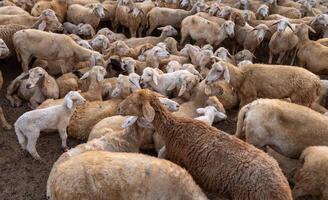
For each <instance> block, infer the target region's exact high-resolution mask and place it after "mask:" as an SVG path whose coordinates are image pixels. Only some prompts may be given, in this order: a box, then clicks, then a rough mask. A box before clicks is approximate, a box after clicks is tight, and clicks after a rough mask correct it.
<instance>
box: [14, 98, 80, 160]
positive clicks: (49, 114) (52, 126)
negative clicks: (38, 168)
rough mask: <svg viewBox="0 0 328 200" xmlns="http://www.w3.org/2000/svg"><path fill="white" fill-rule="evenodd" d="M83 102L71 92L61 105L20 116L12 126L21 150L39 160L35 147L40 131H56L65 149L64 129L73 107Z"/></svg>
mask: <svg viewBox="0 0 328 200" xmlns="http://www.w3.org/2000/svg"><path fill="white" fill-rule="evenodd" d="M85 101H86V100H85V99H84V98H83V97H82V96H81V95H80V94H79V93H78V92H75V91H71V92H69V93H68V94H67V95H66V96H65V98H64V103H63V104H62V105H57V106H51V107H49V108H44V109H37V110H32V111H29V112H26V113H24V114H23V115H22V116H20V117H19V118H18V119H17V121H16V122H15V125H14V126H15V132H16V135H17V138H18V142H19V144H20V145H21V147H22V149H23V150H27V151H28V152H29V153H30V154H31V155H32V156H33V158H35V159H37V160H41V157H40V156H39V154H38V152H37V151H36V148H35V145H36V142H37V140H38V138H39V135H40V131H45V130H58V132H59V135H60V138H61V140H62V148H64V149H67V144H66V140H67V132H66V128H67V126H68V124H69V120H70V118H71V116H72V115H73V112H74V110H75V107H76V106H77V105H81V104H83V103H84V102H85Z"/></svg>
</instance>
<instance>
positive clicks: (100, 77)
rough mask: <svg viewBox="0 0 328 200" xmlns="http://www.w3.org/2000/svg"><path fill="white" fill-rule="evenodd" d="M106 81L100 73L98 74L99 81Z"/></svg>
mask: <svg viewBox="0 0 328 200" xmlns="http://www.w3.org/2000/svg"><path fill="white" fill-rule="evenodd" d="M103 80H104V76H103V75H102V74H100V73H99V72H98V73H97V81H99V82H100V81H103Z"/></svg>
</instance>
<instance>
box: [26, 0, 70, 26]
mask: <svg viewBox="0 0 328 200" xmlns="http://www.w3.org/2000/svg"><path fill="white" fill-rule="evenodd" d="M67 1H68V0H50V1H45V0H42V1H38V2H36V3H35V4H34V6H33V8H32V10H31V15H32V16H39V15H40V13H42V11H43V10H46V9H51V10H53V11H55V12H56V15H57V17H58V20H59V21H60V22H61V23H63V22H65V19H66V13H67V7H68V5H67Z"/></svg>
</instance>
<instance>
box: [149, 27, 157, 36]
mask: <svg viewBox="0 0 328 200" xmlns="http://www.w3.org/2000/svg"><path fill="white" fill-rule="evenodd" d="M155 28H156V27H154V26H151V27H149V29H148V30H147V36H150V35H151V34H152V32H153V31H154V29H155Z"/></svg>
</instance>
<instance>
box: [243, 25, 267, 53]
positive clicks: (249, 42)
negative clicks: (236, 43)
mask: <svg viewBox="0 0 328 200" xmlns="http://www.w3.org/2000/svg"><path fill="white" fill-rule="evenodd" d="M267 31H270V29H269V27H268V26H267V25H265V24H260V25H257V26H256V27H254V29H253V30H251V31H250V32H249V33H247V35H246V37H245V40H244V43H243V47H244V49H247V50H249V51H250V52H252V53H254V52H255V50H256V48H257V47H258V46H259V45H260V44H261V42H262V41H263V39H264V37H265V33H266V32H267Z"/></svg>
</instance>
